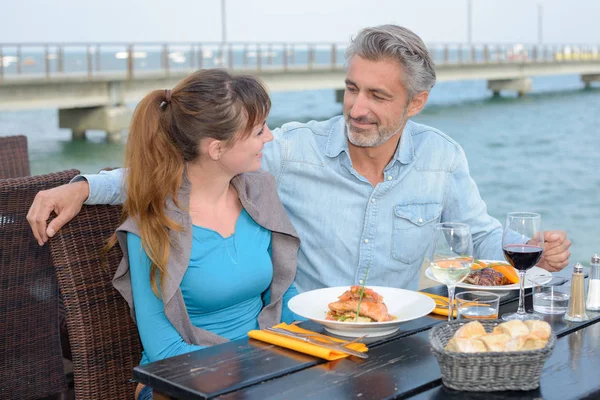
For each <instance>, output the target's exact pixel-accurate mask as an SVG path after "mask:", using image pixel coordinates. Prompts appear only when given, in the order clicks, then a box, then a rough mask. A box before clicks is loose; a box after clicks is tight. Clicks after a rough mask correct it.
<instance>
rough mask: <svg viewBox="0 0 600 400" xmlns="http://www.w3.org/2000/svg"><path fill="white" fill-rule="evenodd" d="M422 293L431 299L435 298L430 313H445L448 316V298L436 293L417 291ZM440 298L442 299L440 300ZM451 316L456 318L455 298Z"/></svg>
mask: <svg viewBox="0 0 600 400" xmlns="http://www.w3.org/2000/svg"><path fill="white" fill-rule="evenodd" d="M419 293H422V294H424V295H425V296H429V297H431V298H432V299H433V300H435V308H434V309H433V311H432V312H431V314H438V315H445V316H446V317H447V316H448V307H447V306H448V298H447V297H444V296H440V295H437V294H432V293H427V292H419ZM440 300H442V301H440ZM443 305H445V306H446V307H438V306H443ZM452 316H453V317H455V318H456V300H454V311H453V313H452Z"/></svg>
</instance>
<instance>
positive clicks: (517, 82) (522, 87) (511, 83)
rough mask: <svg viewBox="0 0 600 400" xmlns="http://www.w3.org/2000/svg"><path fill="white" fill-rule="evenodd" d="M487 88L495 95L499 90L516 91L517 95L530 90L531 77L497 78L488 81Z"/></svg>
mask: <svg viewBox="0 0 600 400" xmlns="http://www.w3.org/2000/svg"><path fill="white" fill-rule="evenodd" d="M487 87H488V89H489V90H491V91H493V92H494V95H495V96H498V95H500V91H501V90H511V91H513V92H517V93H518V94H519V96H524V95H525V93H527V92H530V91H531V87H532V85H531V78H518V79H498V80H490V81H488V86H487Z"/></svg>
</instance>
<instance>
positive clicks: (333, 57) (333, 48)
mask: <svg viewBox="0 0 600 400" xmlns="http://www.w3.org/2000/svg"><path fill="white" fill-rule="evenodd" d="M336 64H337V46H336V45H335V43H334V44H332V45H331V69H335V66H336Z"/></svg>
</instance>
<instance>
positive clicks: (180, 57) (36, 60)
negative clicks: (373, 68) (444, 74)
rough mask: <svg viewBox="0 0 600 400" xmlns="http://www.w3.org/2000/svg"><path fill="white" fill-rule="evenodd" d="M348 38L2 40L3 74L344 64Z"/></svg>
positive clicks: (511, 51) (569, 58) (570, 50)
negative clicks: (329, 40)
mask: <svg viewBox="0 0 600 400" xmlns="http://www.w3.org/2000/svg"><path fill="white" fill-rule="evenodd" d="M346 48H347V44H346V43H344V44H341V43H244V42H239V43H234V42H232V43H224V44H223V43H214V42H205V43H52V44H48V43H37V44H35V43H28V44H20V43H12V44H11V43H4V44H3V43H0V81H2V80H8V79H11V78H14V79H19V78H22V79H32V78H40V79H46V80H50V79H53V78H60V77H64V76H75V77H81V78H82V79H90V80H92V79H96V78H99V77H102V76H114V75H121V76H122V77H123V78H127V79H135V78H136V77H143V76H144V75H145V74H150V73H152V74H165V75H169V74H170V73H171V72H172V71H178V70H181V71H188V70H194V69H200V68H227V69H230V70H235V71H247V72H249V73H252V72H263V71H281V72H286V71H302V70H305V71H306V70H313V69H319V70H341V69H342V68H343V66H344V61H345V60H344V52H345V50H346ZM428 48H429V50H430V52H431V55H432V57H433V59H434V62H435V64H436V65H438V66H443V65H460V64H494V63H549V62H552V63H563V62H564V63H568V62H585V61H590V62H598V61H600V46H599V45H564V44H545V45H533V44H512V43H510V44H502V43H490V44H474V45H465V44H461V43H442V44H436V43H432V44H429V45H428Z"/></svg>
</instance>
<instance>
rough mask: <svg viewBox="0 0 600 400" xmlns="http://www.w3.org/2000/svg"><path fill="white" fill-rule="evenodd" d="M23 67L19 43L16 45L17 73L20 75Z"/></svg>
mask: <svg viewBox="0 0 600 400" xmlns="http://www.w3.org/2000/svg"><path fill="white" fill-rule="evenodd" d="M22 67H23V56H22V54H21V45H17V74H19V75H21V72H23V71H22Z"/></svg>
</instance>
